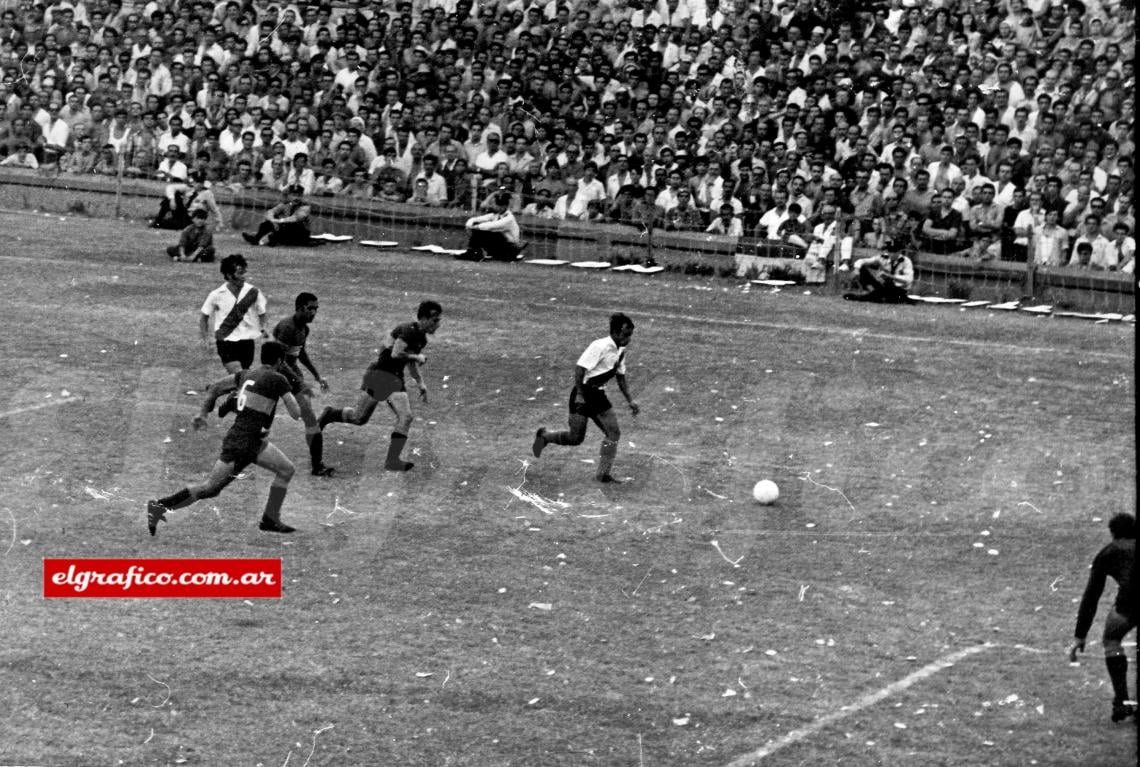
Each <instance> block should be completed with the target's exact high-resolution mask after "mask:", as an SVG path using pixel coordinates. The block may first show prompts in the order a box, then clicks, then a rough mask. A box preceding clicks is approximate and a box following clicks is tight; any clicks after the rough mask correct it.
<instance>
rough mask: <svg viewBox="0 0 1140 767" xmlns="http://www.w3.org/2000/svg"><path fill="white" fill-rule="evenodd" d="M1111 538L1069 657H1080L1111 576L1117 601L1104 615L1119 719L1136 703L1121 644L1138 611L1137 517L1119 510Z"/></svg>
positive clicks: (1092, 575)
mask: <svg viewBox="0 0 1140 767" xmlns="http://www.w3.org/2000/svg"><path fill="white" fill-rule="evenodd" d="M1108 529H1109V532H1111V533H1112V542H1111V543H1109V544H1108V545H1107V546H1105V547H1104V548H1103V549H1101V550H1100V551H1099V552H1098V553H1097V555H1096V557H1094V558H1093V563H1092V568H1091V569H1090V571H1089V580H1088V584H1087V585H1086V586H1085V593H1084V596H1082V597H1081V606H1080V608H1079V609H1078V610H1077V628H1076V630H1075V631H1073V637H1074V639H1073V645H1072V647H1070V648H1069V660H1070V661H1071V662H1073V663H1076V661H1077V653H1078V652H1084V650H1085V637H1087V636H1088V633H1089V629H1090V628H1091V627H1092V622H1093V618H1095V617H1096V608H1097V603H1098V602H1099V601H1100V597H1101V594H1102V593H1104V586H1105V583H1106V581H1107V579H1108V578H1109V577H1111V578H1112V579H1113V580H1115V581H1116V583H1117V585H1118V586H1119V589H1118V590H1117V592H1116V602H1115V603H1114V605H1113V609H1112V610H1110V611H1109V613H1108V615H1107V616H1106V617H1105V619H1104V635H1103V643H1104V664H1105V666H1107V667H1108V678H1109V679H1110V680H1111V681H1112V721H1114V722H1119V721H1121V720H1122V719H1127V718H1128V717H1130V716H1134V715H1135V714H1136V703H1135V702H1133V701H1132V700H1130V698H1129V697H1128V656H1127V655H1125V653H1124V648H1123V647H1122V646H1121V644H1122V642H1123V641H1124V637H1125V635H1127V634H1128V632H1129V631H1131V630H1132V629H1134V628H1136V613H1135V609H1136V607H1135V604H1134V597H1133V595H1132V586H1131V578H1130V577H1129V576H1130V573H1131V570H1132V561H1133V559H1134V558H1135V555H1136V519H1135V517H1133V516H1132V515H1131V514H1117V515H1115V516H1113V518H1112V519H1110V520H1109V521H1108Z"/></svg>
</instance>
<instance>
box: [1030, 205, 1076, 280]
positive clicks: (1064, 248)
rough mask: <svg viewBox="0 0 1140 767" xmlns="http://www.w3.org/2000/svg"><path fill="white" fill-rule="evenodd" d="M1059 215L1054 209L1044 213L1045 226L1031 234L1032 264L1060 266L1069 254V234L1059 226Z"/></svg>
mask: <svg viewBox="0 0 1140 767" xmlns="http://www.w3.org/2000/svg"><path fill="white" fill-rule="evenodd" d="M1060 221H1061V214H1060V212H1059V211H1058V210H1057V209H1056V208H1048V209H1046V211H1045V225H1044V226H1042V227H1040V228H1039V229H1038V230H1037V231H1035V232H1034V233H1033V263H1034V264H1036V265H1037V266H1045V267H1049V266H1062V265H1063V264H1064V263H1065V259H1066V256H1067V254H1068V252H1069V233H1068V232H1067V231H1065V228H1064V227H1062V226H1060Z"/></svg>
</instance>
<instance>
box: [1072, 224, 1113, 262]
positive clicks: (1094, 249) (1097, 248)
mask: <svg viewBox="0 0 1140 767" xmlns="http://www.w3.org/2000/svg"><path fill="white" fill-rule="evenodd" d="M1084 224H1085V229H1084V232H1082V233H1081V236H1080V237H1078V238H1077V239H1076V241H1075V242H1074V243H1073V257H1072V258H1071V259H1069V266H1078V267H1081V266H1083V267H1088V268H1089V269H1099V270H1107V271H1116V267H1117V263H1116V250H1115V249H1114V248H1113V247H1112V246H1111V245H1110V243H1109V241H1108V238H1107V237H1105V236H1104V235H1103V234H1101V233H1100V219H1099V218H1097V217H1096V216H1085V220H1084ZM1085 245H1087V246H1088V251H1087V255H1086V253H1085V248H1084V246H1085Z"/></svg>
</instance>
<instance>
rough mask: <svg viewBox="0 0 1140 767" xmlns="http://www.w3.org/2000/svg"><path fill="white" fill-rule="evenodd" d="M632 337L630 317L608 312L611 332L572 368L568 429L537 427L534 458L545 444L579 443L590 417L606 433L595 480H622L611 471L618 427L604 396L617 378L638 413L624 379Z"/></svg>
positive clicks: (630, 408)
mask: <svg viewBox="0 0 1140 767" xmlns="http://www.w3.org/2000/svg"><path fill="white" fill-rule="evenodd" d="M632 338H633V320H631V319H630V318H629V317H627V316H626V315H624V314H621V313H620V312H619V313H617V314H613V315H611V316H610V334H609V335H608V336H602V337H601V338H599V339H597V340H596V341H594V342H593V343H591V344H590V345H589V346H587V347H586V351H584V352H582V355H581V356H580V357H579V358H578V364H577V365H576V366H575V367H574V388H572V389H571V390H570V415H569V418H568V426H569V428H568V429H567V430H565V431H559V432H549V431H547V430H546V428H545V427H540V428H539V429H538V431H536V432H535V433H534V444H533V445H532V446H531V450H532V452H533V453H534V457H535V458H538V457H539V456H541V455H542V451H543V449H545V448H546V446H547V445H581V444H582V440H583V439H585V437H586V424H587V423H588V422H589V421H591V420H593V422H594V423H596V424H597V425H598V428H599V429H601V430H602V432H603V433H604V434H605V438H604V439H603V440H602V448H601V451H600V453H599V456H598V471H597V475H596V476H597V479H598V481H599V482H620V481H621V480H619V479H617V478H615V477H614V476H613V474H611V473H610V472H611V470H612V469H613V465H614V458H615V457H616V456H617V448H618V439H620V438H621V428H620V427H619V426H618V420H617V414H616V413H615V412H614V409H613V406H612V405H611V404H610V399H609V397H607V396H606V391H605V386H606V384H607V383H609V381H610V379H611V378H614V379H616V380H617V385H618V388H619V389H621V393H622V396H624V397H625V400H626V402H628V403H629V410H630V412H631V413H633V414H634V415H635V416H636V415H637V414H638V413H639V412H640V408H638V406H637V403H636V402H634V401H633V397H631V396H630V395H629V389H628V388H627V387H626V382H625V349H626V347H627V346H629V342H630V339H632Z"/></svg>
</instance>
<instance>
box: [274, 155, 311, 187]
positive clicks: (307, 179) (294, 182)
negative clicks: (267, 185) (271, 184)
mask: <svg viewBox="0 0 1140 767" xmlns="http://www.w3.org/2000/svg"><path fill="white" fill-rule="evenodd" d="M316 183H317V177H316V174H315V173H313V169H312V168H310V167H309V155H307V154H305V153H304V152H298V153H297V154H295V155H293V162H292V163H290V165H289V173H288V175H286V176H285V182H284V183H283V184H281V187H280V188H281V191H282V192H287V191H289V189H290V188H291V187H298V186H299V187H301V190H302V194H304V195H305V196H308V195H310V194H312V193H313V187H314V186H315V185H316Z"/></svg>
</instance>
